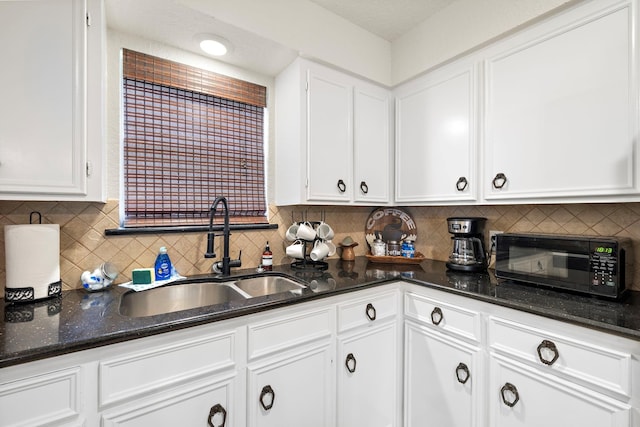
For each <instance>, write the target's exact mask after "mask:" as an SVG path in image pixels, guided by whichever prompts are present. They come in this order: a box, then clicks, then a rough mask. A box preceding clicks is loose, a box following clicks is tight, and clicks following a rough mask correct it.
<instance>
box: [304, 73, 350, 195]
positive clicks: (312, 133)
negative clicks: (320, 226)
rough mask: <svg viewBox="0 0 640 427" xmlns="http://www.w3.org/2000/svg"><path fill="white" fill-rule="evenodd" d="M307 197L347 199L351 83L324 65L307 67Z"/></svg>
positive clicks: (348, 193) (348, 188) (348, 190)
mask: <svg viewBox="0 0 640 427" xmlns="http://www.w3.org/2000/svg"><path fill="white" fill-rule="evenodd" d="M307 79H308V80H307V82H308V93H307V103H308V104H307V115H308V117H307V137H308V150H307V171H308V172H307V180H308V181H307V199H308V200H310V201H345V202H348V201H349V200H351V195H352V188H353V182H352V179H351V171H352V167H351V165H352V162H353V161H352V151H353V144H352V141H353V140H352V138H353V136H352V116H351V113H352V111H353V86H352V85H351V84H350V82H349V81H348V80H347V79H346V78H345V77H343V76H342V75H341V74H339V73H337V72H334V71H332V70H328V69H322V70H320V71H316V69H315V68H311V69H309V71H308V77H307Z"/></svg>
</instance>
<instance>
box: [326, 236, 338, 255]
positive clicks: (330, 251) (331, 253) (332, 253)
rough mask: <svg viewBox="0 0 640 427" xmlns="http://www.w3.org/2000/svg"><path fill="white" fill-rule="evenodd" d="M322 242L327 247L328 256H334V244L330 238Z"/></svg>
mask: <svg viewBox="0 0 640 427" xmlns="http://www.w3.org/2000/svg"><path fill="white" fill-rule="evenodd" d="M324 243H325V244H326V245H327V246H328V247H329V253H328V256H334V255H335V254H336V245H335V244H334V243H333V242H332V241H331V240H325V241H324Z"/></svg>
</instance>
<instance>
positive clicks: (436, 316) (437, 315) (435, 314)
mask: <svg viewBox="0 0 640 427" xmlns="http://www.w3.org/2000/svg"><path fill="white" fill-rule="evenodd" d="M442 319H444V316H443V314H442V309H441V308H440V307H434V308H433V311H432V312H431V323H433V324H434V325H436V326H438V325H439V324H440V322H442Z"/></svg>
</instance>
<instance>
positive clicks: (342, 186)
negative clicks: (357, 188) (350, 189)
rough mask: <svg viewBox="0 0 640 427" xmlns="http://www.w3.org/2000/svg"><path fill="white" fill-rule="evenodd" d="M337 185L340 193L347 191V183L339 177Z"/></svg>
mask: <svg viewBox="0 0 640 427" xmlns="http://www.w3.org/2000/svg"><path fill="white" fill-rule="evenodd" d="M337 186H338V190H340V192H341V193H344V192H345V191H347V184H345V183H344V181H343V180H341V179H339V180H338V184H337Z"/></svg>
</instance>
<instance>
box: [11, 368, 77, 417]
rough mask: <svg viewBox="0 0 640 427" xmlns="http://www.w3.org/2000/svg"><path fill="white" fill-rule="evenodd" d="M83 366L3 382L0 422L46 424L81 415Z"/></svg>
mask: <svg viewBox="0 0 640 427" xmlns="http://www.w3.org/2000/svg"><path fill="white" fill-rule="evenodd" d="M79 387H80V368H79V367H78V368H71V369H65V370H62V371H57V372H52V373H49V374H45V375H37V376H34V377H29V378H25V379H23V380H20V381H16V382H10V383H6V384H2V385H0V420H1V421H0V424H2V425H3V426H18V425H20V426H26V425H29V426H45V425H52V424H56V423H62V422H63V421H65V420H66V421H70V420H72V419H73V418H75V417H77V416H79V415H80V407H81V404H80V396H79Z"/></svg>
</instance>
